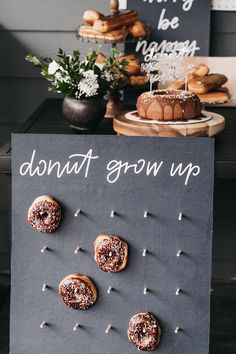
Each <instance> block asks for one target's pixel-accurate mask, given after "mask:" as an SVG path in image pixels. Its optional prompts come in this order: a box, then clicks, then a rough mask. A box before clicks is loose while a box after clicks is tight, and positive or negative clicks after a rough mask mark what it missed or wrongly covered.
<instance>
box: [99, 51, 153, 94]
mask: <svg viewBox="0 0 236 354" xmlns="http://www.w3.org/2000/svg"><path fill="white" fill-rule="evenodd" d="M105 61H106V56H105V55H104V54H102V53H100V54H99V56H98V58H97V61H96V63H97V64H103V63H105ZM121 62H126V65H125V66H124V68H123V70H122V72H120V74H119V75H120V79H121V83H120V88H123V87H144V86H145V85H146V84H147V82H148V79H147V75H146V73H145V72H143V71H142V69H141V63H140V60H139V59H138V58H137V57H136V56H135V55H134V54H128V55H124V56H121V57H119V58H118V59H117V63H116V66H117V68H118V67H119V64H120V63H121Z"/></svg>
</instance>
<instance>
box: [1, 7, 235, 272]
mask: <svg viewBox="0 0 236 354" xmlns="http://www.w3.org/2000/svg"><path fill="white" fill-rule="evenodd" d="M88 7H90V8H96V9H97V10H99V11H101V12H106V11H108V0H99V1H98V0H89V1H85V0H68V1H65V0H51V1H49V0H40V1H36V0H21V1H19V0H0V145H2V144H3V143H4V142H5V141H7V140H9V139H10V132H11V131H14V130H15V129H16V127H17V126H18V124H20V123H21V122H23V121H24V120H25V119H26V118H28V117H29V116H30V115H31V113H32V112H33V111H34V110H35V109H36V108H37V106H38V105H39V104H40V103H41V102H42V101H43V100H44V99H45V98H46V97H48V96H52V94H49V93H48V91H47V83H46V81H44V80H42V79H41V78H40V75H39V72H38V70H36V69H34V68H33V67H32V65H31V64H29V63H27V62H26V61H25V60H24V57H25V55H26V54H27V53H29V52H32V53H34V54H36V55H42V56H52V55H54V54H55V52H56V50H57V49H58V47H62V48H63V49H65V50H67V51H71V50H72V49H74V48H77V49H81V51H82V52H85V51H86V50H87V49H88V48H89V47H90V45H87V44H86V45H84V44H83V45H82V44H81V43H80V42H79V41H78V40H77V39H76V38H75V35H74V29H75V27H76V26H77V25H78V24H80V23H81V22H82V14H83V12H84V10H85V9H87V8H88ZM196 30H197V29H196ZM210 54H211V55H213V56H236V13H235V12H212V25H211V53H210ZM222 183H224V182H221V185H222ZM3 186H5V185H4V177H3V176H1V175H0V225H1V227H0V270H1V269H7V268H8V262H9V261H8V259H9V257H8V253H9V251H8V250H9V245H8V235H7V207H6V203H5V200H4V191H5V187H3ZM224 195H225V194H224ZM224 195H223V194H222V195H221V194H219V193H217V196H216V197H217V200H218V199H219V200H223V198H226V197H225V196H224ZM231 195H232V194H231ZM235 197H236V192H235ZM226 202H227V200H226ZM224 210H225V209H224ZM224 210H222V211H224ZM218 215H221V210H220V209H219V208H217V210H216V216H218ZM227 215H231V214H227ZM229 217H231V216H229ZM231 219H232V220H233V217H231ZM232 220H230V221H232ZM232 222H233V221H232ZM223 225H224V223H223V222H221V219H220V217H219V218H217V225H216V226H217V235H216V236H217V237H216V242H215V246H214V257H215V259H216V262H214V273H215V275H218V276H224V275H225V274H228V275H233V274H231V273H230V272H231V271H230V269H232V266H234V268H236V267H235V266H236V260H235V256H234V255H233V254H232V251H231V250H232V245H231V239H232V242H233V235H232V231H231V230H232V228H231V229H229V230H227V232H228V235H227V237H228V239H227V242H224V244H223V243H222V242H223V241H222V238H221V230H223ZM235 228H236V225H235ZM235 228H234V229H235ZM218 230H219V231H218ZM222 246H224V257H223V260H222V253H221V250H222Z"/></svg>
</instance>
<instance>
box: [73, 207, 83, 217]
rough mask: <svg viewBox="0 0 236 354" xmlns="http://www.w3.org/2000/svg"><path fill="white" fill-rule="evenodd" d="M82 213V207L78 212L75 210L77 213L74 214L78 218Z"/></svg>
mask: <svg viewBox="0 0 236 354" xmlns="http://www.w3.org/2000/svg"><path fill="white" fill-rule="evenodd" d="M80 213H81V210H80V209H78V210H76V212H75V214H74V216H75V218H77V217H78V216H79V214H80Z"/></svg>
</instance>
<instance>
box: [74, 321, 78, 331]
mask: <svg viewBox="0 0 236 354" xmlns="http://www.w3.org/2000/svg"><path fill="white" fill-rule="evenodd" d="M78 329H79V323H76V325H75V326H74V328H73V331H75V332H76V331H78Z"/></svg>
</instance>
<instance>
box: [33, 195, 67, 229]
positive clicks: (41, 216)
mask: <svg viewBox="0 0 236 354" xmlns="http://www.w3.org/2000/svg"><path fill="white" fill-rule="evenodd" d="M60 220H61V208H60V206H59V204H58V203H57V202H56V201H54V200H53V199H51V200H50V199H48V198H45V199H43V200H41V201H38V202H35V203H33V204H32V206H31V207H30V209H29V212H28V222H29V224H30V226H31V227H33V228H34V229H36V230H37V231H39V232H47V233H51V232H53V231H54V230H55V229H56V228H57V227H58V225H59V223H60Z"/></svg>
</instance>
